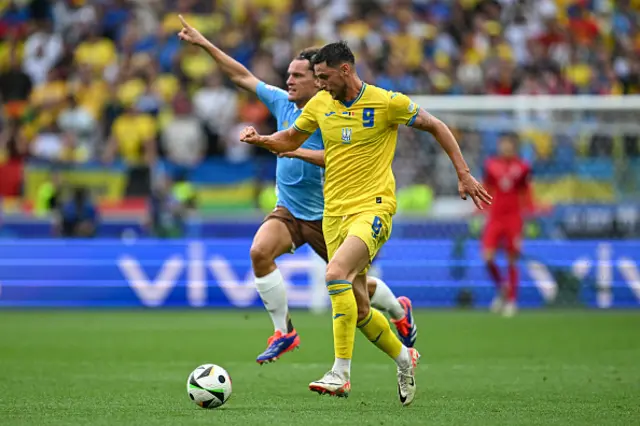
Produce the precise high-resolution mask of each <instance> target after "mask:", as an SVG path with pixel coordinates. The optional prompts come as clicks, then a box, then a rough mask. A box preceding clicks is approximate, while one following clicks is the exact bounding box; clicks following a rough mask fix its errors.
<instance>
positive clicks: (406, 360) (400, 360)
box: [393, 345, 411, 368]
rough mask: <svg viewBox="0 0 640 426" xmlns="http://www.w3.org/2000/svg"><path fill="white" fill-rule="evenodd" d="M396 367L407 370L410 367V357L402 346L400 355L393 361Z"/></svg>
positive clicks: (407, 350) (406, 349)
mask: <svg viewBox="0 0 640 426" xmlns="http://www.w3.org/2000/svg"><path fill="white" fill-rule="evenodd" d="M393 360H394V361H395V362H396V364H398V367H400V368H409V367H411V355H409V349H408V348H407V347H406V346H405V345H402V350H400V355H398V356H397V357H396V358H394V359H393Z"/></svg>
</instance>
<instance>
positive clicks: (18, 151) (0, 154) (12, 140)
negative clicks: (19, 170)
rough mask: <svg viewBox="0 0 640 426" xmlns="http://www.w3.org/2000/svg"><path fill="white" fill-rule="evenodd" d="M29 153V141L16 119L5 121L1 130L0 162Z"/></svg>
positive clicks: (19, 157)
mask: <svg viewBox="0 0 640 426" xmlns="http://www.w3.org/2000/svg"><path fill="white" fill-rule="evenodd" d="M27 154H28V143H27V141H26V138H25V137H24V135H23V132H22V131H21V129H20V126H19V125H18V122H17V121H15V120H10V121H8V122H7V123H4V126H3V127H2V132H0V164H2V163H4V162H5V161H7V160H12V159H22V158H23V157H25V156H26V155H27Z"/></svg>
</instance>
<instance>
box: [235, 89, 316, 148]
mask: <svg viewBox="0 0 640 426" xmlns="http://www.w3.org/2000/svg"><path fill="white" fill-rule="evenodd" d="M322 105H323V104H322V101H320V100H319V98H318V94H316V95H315V96H314V97H313V98H311V100H310V101H309V102H307V104H306V105H305V107H304V109H303V110H302V114H300V116H299V117H298V118H297V119H296V122H295V123H293V125H292V126H291V127H289V128H288V129H285V130H280V131H279V132H276V133H273V134H271V135H268V136H264V135H260V134H258V132H256V129H254V128H253V127H247V128H245V129H244V130H243V131H242V133H240V140H241V141H242V142H246V143H249V144H252V145H257V146H260V147H262V148H265V149H268V150H269V151H271V152H276V153H282V152H290V151H295V150H296V149H298V148H300V146H301V145H302V144H303V143H304V141H306V140H307V139H309V136H311V134H312V133H313V132H315V131H316V130H318V127H319V124H318V121H317V120H316V116H317V115H319V111H320V108H321V107H322Z"/></svg>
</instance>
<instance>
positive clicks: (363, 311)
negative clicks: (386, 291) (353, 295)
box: [358, 300, 371, 322]
mask: <svg viewBox="0 0 640 426" xmlns="http://www.w3.org/2000/svg"><path fill="white" fill-rule="evenodd" d="M370 310H371V305H370V304H369V301H368V300H367V301H359V302H358V322H360V321H362V320H363V319H365V318H366V317H367V315H369V311H370Z"/></svg>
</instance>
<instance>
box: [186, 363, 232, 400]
mask: <svg viewBox="0 0 640 426" xmlns="http://www.w3.org/2000/svg"><path fill="white" fill-rule="evenodd" d="M187 394H188V395H189V398H190V399H191V400H192V401H193V402H195V403H196V404H197V405H198V406H200V407H202V408H217V407H220V406H221V405H222V404H224V403H225V402H227V400H228V399H229V397H230V396H231V377H229V373H227V370H225V369H224V368H222V367H220V366H219V365H215V364H203V365H201V366H199V367H198V368H196V369H195V370H193V372H192V373H191V374H190V375H189V379H187Z"/></svg>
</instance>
